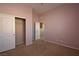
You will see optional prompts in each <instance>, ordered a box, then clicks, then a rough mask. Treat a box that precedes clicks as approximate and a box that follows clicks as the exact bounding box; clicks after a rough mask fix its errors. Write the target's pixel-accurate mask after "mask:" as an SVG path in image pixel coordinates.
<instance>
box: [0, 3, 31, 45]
mask: <svg viewBox="0 0 79 59" xmlns="http://www.w3.org/2000/svg"><path fill="white" fill-rule="evenodd" d="M0 13H6V14H10V15H13V16H15V17H20V18H25V19H26V45H29V44H31V43H32V8H29V6H26V5H25V4H0Z"/></svg>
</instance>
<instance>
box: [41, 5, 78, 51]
mask: <svg viewBox="0 0 79 59" xmlns="http://www.w3.org/2000/svg"><path fill="white" fill-rule="evenodd" d="M40 21H41V22H43V23H44V25H45V29H44V37H45V39H44V40H46V41H49V42H52V43H56V44H59V45H63V46H66V47H70V48H74V49H78V50H79V23H78V22H79V4H64V5H63V6H60V7H58V8H55V9H54V10H53V9H52V10H50V11H48V12H46V13H45V14H42V15H41V17H40Z"/></svg>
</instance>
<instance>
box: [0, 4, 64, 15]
mask: <svg viewBox="0 0 79 59" xmlns="http://www.w3.org/2000/svg"><path fill="white" fill-rule="evenodd" d="M62 4H63V3H13V4H11V3H10V4H7V3H2V4H0V5H23V6H29V7H32V8H33V10H34V11H35V12H36V13H38V14H41V13H44V12H46V11H48V10H50V9H54V8H56V7H59V6H61V5H62Z"/></svg>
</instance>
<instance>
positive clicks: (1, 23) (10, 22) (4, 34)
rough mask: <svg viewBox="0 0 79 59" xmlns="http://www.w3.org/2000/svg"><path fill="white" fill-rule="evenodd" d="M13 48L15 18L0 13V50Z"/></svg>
mask: <svg viewBox="0 0 79 59" xmlns="http://www.w3.org/2000/svg"><path fill="white" fill-rule="evenodd" d="M13 48H15V18H14V16H11V15H8V14H2V13H0V52H3V51H7V50H10V49H13Z"/></svg>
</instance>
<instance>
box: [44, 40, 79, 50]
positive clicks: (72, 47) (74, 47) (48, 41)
mask: <svg viewBox="0 0 79 59" xmlns="http://www.w3.org/2000/svg"><path fill="white" fill-rule="evenodd" d="M43 40H44V39H43ZM44 41H47V42H50V43H54V44H57V45H61V46H64V47H68V48H72V49H75V50H79V48H77V47H72V46H68V45H65V44H62V43H60V44H59V43H57V42H52V41H48V40H44Z"/></svg>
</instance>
